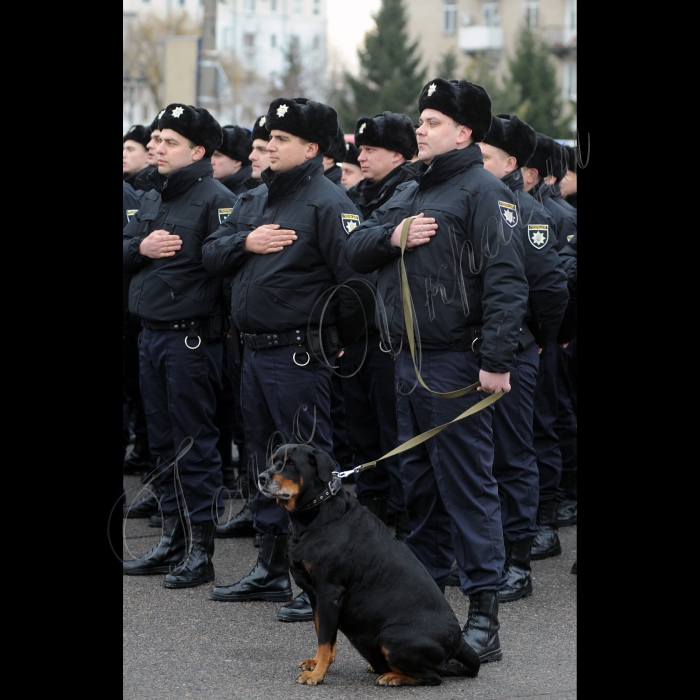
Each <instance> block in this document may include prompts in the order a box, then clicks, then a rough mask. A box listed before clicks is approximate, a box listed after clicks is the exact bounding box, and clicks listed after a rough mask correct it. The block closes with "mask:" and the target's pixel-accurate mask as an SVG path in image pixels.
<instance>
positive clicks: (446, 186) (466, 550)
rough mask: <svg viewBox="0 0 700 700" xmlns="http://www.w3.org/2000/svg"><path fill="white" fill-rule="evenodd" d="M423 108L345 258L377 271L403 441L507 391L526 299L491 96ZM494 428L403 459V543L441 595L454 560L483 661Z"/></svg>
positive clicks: (466, 85) (492, 618)
mask: <svg viewBox="0 0 700 700" xmlns="http://www.w3.org/2000/svg"><path fill="white" fill-rule="evenodd" d="M418 110H419V112H420V122H419V123H420V126H419V128H418V130H417V131H416V137H417V140H418V162H417V163H416V164H415V166H412V167H414V178H415V181H412V182H406V183H403V184H401V185H399V186H398V187H397V188H396V191H395V193H394V196H393V197H392V198H391V199H389V201H388V202H386V203H385V204H384V205H383V206H381V207H380V208H379V209H377V210H376V211H375V212H374V213H373V214H372V216H371V217H370V218H369V219H368V220H367V221H365V222H363V223H362V224H360V226H358V227H357V228H356V229H355V230H354V231H353V232H352V234H351V235H350V236H349V238H348V244H347V247H346V257H347V259H348V262H349V263H350V265H351V266H352V267H353V268H354V269H355V270H357V271H359V272H365V273H368V272H371V271H373V270H377V269H378V270H379V275H378V281H377V286H378V290H379V293H380V294H381V297H382V299H383V300H384V304H385V307H386V313H387V317H388V321H389V331H390V335H391V342H392V344H393V347H397V346H398V345H399V343H401V344H402V347H401V349H400V351H399V352H398V354H397V355H396V361H395V371H396V374H395V377H396V384H397V387H398V389H397V392H396V397H397V399H396V400H397V419H398V438H399V442H400V443H403V442H405V441H407V440H409V439H410V438H412V437H415V436H416V435H418V434H420V433H423V432H425V431H427V430H429V429H431V428H434V427H436V426H438V425H442V424H444V423H448V422H449V421H451V420H453V419H454V418H455V417H456V416H458V415H460V414H461V413H462V412H464V411H466V410H468V409H470V408H471V407H473V406H475V404H476V403H477V402H478V401H479V399H480V398H485V397H486V396H487V395H489V394H493V393H495V392H499V391H503V392H508V391H509V390H510V381H509V380H510V372H511V370H512V369H513V367H514V365H515V358H516V351H517V347H518V335H519V329H520V327H521V325H522V321H523V317H524V315H525V310H526V306H527V298H528V282H527V278H526V276H525V271H524V268H523V259H522V258H523V246H522V237H520V236H517V235H514V234H515V231H514V227H515V226H516V224H517V221H518V208H517V205H516V204H515V200H514V197H513V195H512V193H511V191H510V190H509V189H508V187H507V186H506V185H505V184H504V183H502V182H500V181H499V180H498V178H496V177H494V176H493V175H492V174H491V173H489V172H488V171H486V170H484V167H483V160H482V156H481V150H480V148H479V146H478V145H477V142H478V141H482V140H483V138H484V135H485V134H486V132H487V131H488V130H489V128H490V126H491V100H490V98H489V96H488V94H487V93H486V91H485V90H484V89H483V87H481V86H480V85H475V84H474V83H471V82H468V81H466V80H460V81H457V80H450V81H447V80H443V79H441V78H435V79H434V80H431V81H430V82H429V83H427V84H426V85H425V86H424V87H423V90H422V91H421V94H420V97H419V99H418ZM408 217H415V218H413V219H412V220H411V222H410V225H409V227H408V231H407V233H408V235H407V239H406V248H407V253H406V254H405V256H404V263H405V267H406V271H407V281H408V282H407V283H408V286H409V289H410V292H411V297H412V301H413V304H412V315H413V316H414V319H415V320H414V322H413V324H412V325H413V327H414V328H416V327H417V328H418V332H417V333H416V334H415V335H416V337H418V336H419V338H420V346H418V343H416V354H417V355H418V354H419V357H416V358H415V365H414V358H412V356H411V352H410V350H409V349H408V348H409V344H408V331H407V328H406V327H405V324H404V308H403V301H402V293H401V277H400V267H399V264H398V263H399V258H400V256H401V250H400V242H401V235H402V230H403V227H404V222H405V221H406V219H407V218H408ZM406 303H407V305H408V300H406ZM409 308H410V306H409ZM409 313H410V312H409ZM416 367H419V368H420V370H419V371H420V376H421V378H422V379H423V381H424V382H425V384H426V385H427V386H428V387H429V388H428V389H426V388H425V387H424V386H423V385H422V384H420V382H419V381H418V376H417V373H416V372H417V370H416ZM477 381H478V382H480V386H479V387H478V391H470V392H467V393H463V394H462V395H460V396H458V397H455V398H449V399H448V398H445V397H444V396H437V395H436V393H434V392H441V393H444V392H451V391H454V390H458V389H461V388H463V387H466V386H469V385H472V384H474V383H475V382H477ZM492 420H493V406H492V405H487V406H486V407H485V408H483V407H482V410H479V411H478V412H476V413H474V414H473V415H470V416H469V417H467V418H466V419H464V420H461V421H460V422H459V423H458V424H456V425H452V426H449V427H447V428H445V429H444V430H442V431H441V432H439V433H438V434H436V435H435V436H434V437H432V438H431V439H430V440H428V441H427V442H424V443H422V444H419V445H417V446H415V447H414V448H412V449H410V450H407V451H404V452H402V453H401V454H400V456H399V459H400V464H401V481H402V484H403V489H404V496H405V498H406V509H407V512H408V518H409V521H410V525H411V534H410V535H409V536H408V538H407V544H408V546H409V548H410V549H411V551H412V552H413V553H414V554H415V555H416V556H417V557H418V559H419V560H420V561H421V562H422V563H423V565H424V566H425V567H426V569H427V570H428V572H429V573H430V575H431V576H432V577H433V579H435V581H436V583H437V584H438V586H440V588H441V589H442V590H443V591H444V586H445V581H446V579H447V578H448V576H449V574H450V567H451V564H452V561H453V560H454V559H456V560H457V564H458V570H459V575H460V579H461V586H460V588H461V590H462V592H463V593H464V594H465V595H468V596H469V599H470V605H469V618H468V620H467V623H466V624H465V626H464V630H463V636H464V639H465V641H466V642H467V643H468V644H470V645H471V646H472V648H473V649H474V650H475V651H476V652H477V653H478V654H479V658H480V659H481V661H482V663H484V662H488V661H496V660H498V659H501V658H502V656H503V654H502V651H501V645H500V640H499V637H498V629H499V621H498V591H499V589H500V588H502V587H503V586H504V585H505V583H506V581H507V575H506V574H505V573H504V563H505V548H504V545H503V530H502V526H501V513H500V502H499V495H498V484H497V482H496V479H495V478H494V476H493V473H492V465H493V451H494V446H493V439H492V432H491V430H492Z"/></svg>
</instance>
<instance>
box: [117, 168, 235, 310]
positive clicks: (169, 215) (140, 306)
mask: <svg viewBox="0 0 700 700" xmlns="http://www.w3.org/2000/svg"><path fill="white" fill-rule="evenodd" d="M212 172H213V171H212V167H211V161H209V159H205V160H199V161H197V162H195V163H192V164H191V165H188V166H187V167H185V168H181V169H180V170H176V171H175V172H173V173H171V174H170V175H169V176H168V177H166V178H164V179H163V178H159V177H156V176H155V175H153V176H151V178H150V181H151V183H152V184H153V189H151V190H150V191H148V192H147V193H146V194H145V195H144V196H143V198H142V199H141V208H140V209H139V211H138V212H137V214H136V216H135V217H133V218H132V219H131V221H130V222H129V223H128V224H127V226H126V228H125V229H124V242H123V246H124V251H123V252H124V272H131V273H133V274H134V276H133V278H132V280H131V286H130V288H129V313H131V314H133V315H135V316H139V317H140V318H145V319H148V320H151V321H174V320H182V319H191V318H209V317H212V316H223V315H225V310H224V305H223V300H222V283H221V280H220V279H214V278H212V277H209V275H207V273H206V271H205V270H204V267H202V242H203V241H204V239H205V238H206V237H207V236H208V235H209V234H210V233H211V232H212V231H215V230H216V229H217V228H219V226H220V225H221V222H222V221H223V219H224V218H225V217H226V216H227V215H228V213H229V212H230V210H231V209H232V207H233V205H234V203H235V201H236V195H235V194H233V193H231V192H230V191H229V190H227V189H226V188H225V187H224V186H223V185H222V184H221V183H220V182H217V181H216V180H214V178H213V177H212ZM156 175H157V171H156ZM157 229H164V230H166V231H169V232H170V233H176V234H177V235H178V236H180V238H181V239H182V248H180V250H178V251H177V252H176V253H175V255H174V256H172V257H169V258H158V259H157V260H154V259H152V258H147V257H145V256H143V255H141V254H140V253H139V244H140V243H141V241H142V240H143V239H144V238H145V237H146V236H147V235H148V234H149V233H151V232H152V231H155V230H157Z"/></svg>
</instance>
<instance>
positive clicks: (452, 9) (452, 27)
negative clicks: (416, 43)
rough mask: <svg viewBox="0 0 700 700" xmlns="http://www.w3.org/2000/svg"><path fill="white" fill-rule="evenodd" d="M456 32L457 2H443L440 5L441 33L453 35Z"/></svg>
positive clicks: (452, 0) (453, 0)
mask: <svg viewBox="0 0 700 700" xmlns="http://www.w3.org/2000/svg"><path fill="white" fill-rule="evenodd" d="M456 30H457V2H456V0H443V3H442V33H443V34H454V33H455V31H456Z"/></svg>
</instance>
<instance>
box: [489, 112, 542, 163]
mask: <svg viewBox="0 0 700 700" xmlns="http://www.w3.org/2000/svg"><path fill="white" fill-rule="evenodd" d="M484 143H490V144H491V145H492V146H496V147H497V148H500V149H502V150H504V151H505V152H506V153H507V154H508V155H510V156H513V157H514V158H515V159H516V161H517V164H518V167H519V168H522V167H523V166H524V165H525V164H526V163H527V162H528V160H529V158H530V156H531V155H532V153H533V151H534V150H535V144H536V143H537V134H536V133H535V130H534V129H533V128H532V127H531V126H530V125H529V124H526V123H525V122H524V121H521V120H520V119H518V117H517V116H516V115H515V114H512V115H511V114H498V115H495V116H494V117H493V118H492V119H491V131H489V132H488V134H486V136H484Z"/></svg>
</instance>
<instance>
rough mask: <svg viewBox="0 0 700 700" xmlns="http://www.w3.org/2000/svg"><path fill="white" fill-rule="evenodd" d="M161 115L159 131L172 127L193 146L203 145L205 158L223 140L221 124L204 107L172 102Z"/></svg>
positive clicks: (209, 155)
mask: <svg viewBox="0 0 700 700" xmlns="http://www.w3.org/2000/svg"><path fill="white" fill-rule="evenodd" d="M161 115H162V116H159V120H158V128H159V129H160V130H161V131H162V130H163V129H172V130H173V131H176V132H177V133H178V134H180V135H181V136H184V137H185V138H186V139H189V140H190V141H192V143H193V144H195V146H203V147H204V157H205V158H211V155H212V153H214V151H216V150H217V149H218V148H219V146H220V145H221V142H222V141H223V138H224V137H223V133H222V131H221V124H219V122H217V121H216V119H214V117H212V115H211V114H210V113H209V112H208V111H207V110H206V109H204V107H193V106H192V105H185V104H179V103H178V102H173V103H172V104H169V105H168V106H167V107H166V108H165V110H163V112H161Z"/></svg>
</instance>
